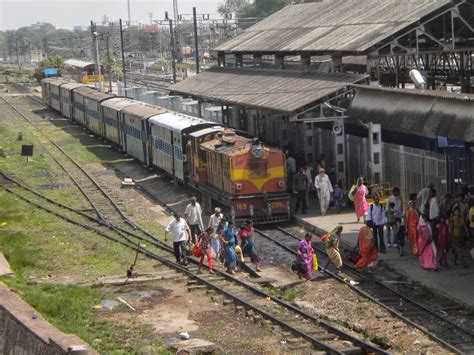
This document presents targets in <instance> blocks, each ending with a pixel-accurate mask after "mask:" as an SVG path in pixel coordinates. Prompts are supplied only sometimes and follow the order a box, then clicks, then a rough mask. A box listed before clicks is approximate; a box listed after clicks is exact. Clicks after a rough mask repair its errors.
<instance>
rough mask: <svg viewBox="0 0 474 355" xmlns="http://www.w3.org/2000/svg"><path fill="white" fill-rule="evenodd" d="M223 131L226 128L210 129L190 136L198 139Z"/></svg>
mask: <svg viewBox="0 0 474 355" xmlns="http://www.w3.org/2000/svg"><path fill="white" fill-rule="evenodd" d="M223 130H224V127H221V126H214V127H208V128H204V129H201V130H200V131H196V132H192V133H191V134H190V136H191V137H195V138H197V137H202V136H205V135H208V134H215V133H217V132H220V131H223Z"/></svg>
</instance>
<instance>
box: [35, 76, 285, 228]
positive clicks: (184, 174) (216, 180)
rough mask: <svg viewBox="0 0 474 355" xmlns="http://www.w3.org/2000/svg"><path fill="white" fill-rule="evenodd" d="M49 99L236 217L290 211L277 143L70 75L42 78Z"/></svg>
mask: <svg viewBox="0 0 474 355" xmlns="http://www.w3.org/2000/svg"><path fill="white" fill-rule="evenodd" d="M41 87H42V96H43V102H44V103H45V105H47V106H48V107H50V108H52V109H54V110H56V111H57V112H60V113H61V114H62V115H63V116H65V117H66V118H68V119H69V120H71V122H73V123H76V124H78V125H81V126H83V127H85V128H86V129H87V130H89V131H90V132H92V133H93V134H94V135H96V136H99V137H102V138H104V139H106V140H107V141H109V142H111V143H112V145H114V146H115V147H117V149H119V150H120V151H123V152H125V153H127V154H128V155H130V156H131V157H133V158H135V159H137V160H138V161H140V162H141V163H143V164H144V165H146V166H147V167H151V168H156V169H158V170H160V171H161V172H162V173H164V174H166V175H168V176H169V177H170V179H171V180H172V181H174V182H175V183H177V184H183V185H186V186H189V187H190V188H191V189H194V190H195V191H196V194H197V195H198V196H199V198H200V201H201V205H202V207H203V208H204V209H206V210H209V211H212V210H214V208H215V207H221V209H222V210H223V212H224V213H225V214H226V215H227V216H228V217H229V218H231V219H232V220H234V221H235V222H239V221H243V220H245V219H251V220H253V221H254V222H255V223H257V224H266V223H278V222H284V221H288V220H289V219H290V217H291V216H290V198H289V195H288V193H287V186H286V184H287V179H286V174H287V172H286V160H285V155H284V153H283V152H282V151H281V150H280V149H277V148H273V147H269V146H266V145H264V144H262V143H261V142H260V141H259V139H258V138H252V137H248V136H245V135H243V134H242V133H241V132H238V131H236V130H234V129H231V128H228V127H224V126H222V125H219V124H216V123H215V122H211V121H208V120H205V119H201V118H196V117H193V116H188V115H185V114H182V113H178V112H175V111H171V110H168V109H165V108H162V107H159V106H153V105H149V104H146V103H143V102H140V101H135V100H132V99H130V98H127V97H121V96H115V95H111V94H107V93H104V92H102V91H99V90H97V89H95V88H92V87H89V86H87V85H84V84H81V83H77V82H73V81H71V80H67V79H63V78H46V79H43V80H42V81H41Z"/></svg>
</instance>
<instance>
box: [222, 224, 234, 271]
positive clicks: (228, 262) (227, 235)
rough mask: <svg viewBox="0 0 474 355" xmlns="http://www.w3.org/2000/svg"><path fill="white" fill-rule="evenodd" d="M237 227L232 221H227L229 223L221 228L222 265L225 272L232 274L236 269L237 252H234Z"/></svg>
mask: <svg viewBox="0 0 474 355" xmlns="http://www.w3.org/2000/svg"><path fill="white" fill-rule="evenodd" d="M236 234H237V228H236V227H235V223H234V222H229V225H228V226H227V227H225V228H224V229H223V230H222V234H221V240H222V243H223V245H224V267H225V268H226V272H228V273H229V274H234V270H235V269H237V254H236V253H235V249H234V248H235V245H236V243H237V241H236Z"/></svg>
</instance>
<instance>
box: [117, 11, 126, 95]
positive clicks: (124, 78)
mask: <svg viewBox="0 0 474 355" xmlns="http://www.w3.org/2000/svg"><path fill="white" fill-rule="evenodd" d="M119 26H120V49H121V51H122V71H123V87H124V88H125V89H126V88H127V78H126V75H125V72H126V70H125V53H124V52H123V27H122V19H120V20H119Z"/></svg>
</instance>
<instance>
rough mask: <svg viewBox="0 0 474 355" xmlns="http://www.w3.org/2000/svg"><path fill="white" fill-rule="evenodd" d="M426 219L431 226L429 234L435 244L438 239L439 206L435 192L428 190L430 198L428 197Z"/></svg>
mask: <svg viewBox="0 0 474 355" xmlns="http://www.w3.org/2000/svg"><path fill="white" fill-rule="evenodd" d="M427 213H428V217H429V220H430V224H431V231H432V232H431V233H432V236H433V240H434V241H435V242H436V240H437V239H438V227H437V225H438V222H439V204H438V199H437V198H436V190H435V189H431V190H430V197H429V210H428V211H427Z"/></svg>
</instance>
